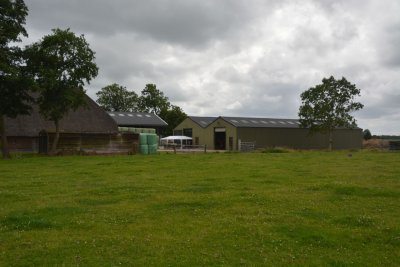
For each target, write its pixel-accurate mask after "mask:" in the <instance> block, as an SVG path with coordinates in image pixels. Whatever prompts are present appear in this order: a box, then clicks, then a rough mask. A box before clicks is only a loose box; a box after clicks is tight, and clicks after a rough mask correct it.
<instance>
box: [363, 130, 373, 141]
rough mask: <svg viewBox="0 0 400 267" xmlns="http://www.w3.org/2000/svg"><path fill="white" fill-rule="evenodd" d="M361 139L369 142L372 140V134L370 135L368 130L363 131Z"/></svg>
mask: <svg viewBox="0 0 400 267" xmlns="http://www.w3.org/2000/svg"><path fill="white" fill-rule="evenodd" d="M363 137H364V140H369V139H371V138H372V134H371V132H370V130H368V129H365V130H364V131H363Z"/></svg>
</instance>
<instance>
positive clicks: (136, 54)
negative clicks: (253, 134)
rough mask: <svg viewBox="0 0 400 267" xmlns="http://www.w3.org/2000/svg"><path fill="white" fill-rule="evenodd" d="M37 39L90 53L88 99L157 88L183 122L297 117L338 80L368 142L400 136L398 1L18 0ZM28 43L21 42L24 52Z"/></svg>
mask: <svg viewBox="0 0 400 267" xmlns="http://www.w3.org/2000/svg"><path fill="white" fill-rule="evenodd" d="M25 3H26V4H27V5H28V7H29V15H28V18H27V24H26V28H27V30H28V33H29V39H27V40H25V42H26V43H30V42H34V41H38V40H39V39H41V38H42V37H43V36H44V35H46V34H49V33H50V32H51V29H53V28H62V29H65V28H70V29H71V30H72V31H73V32H75V33H77V34H84V35H85V37H86V39H87V40H88V42H89V43H90V46H91V48H92V49H93V50H94V51H96V62H97V64H98V66H99V68H100V71H99V75H98V77H97V78H96V79H95V80H93V81H92V82H91V84H90V85H88V86H87V92H88V94H89V96H91V97H92V98H93V99H96V92H97V91H98V90H100V89H101V88H102V87H104V86H107V85H109V84H111V83H118V84H121V85H123V86H126V87H127V88H128V89H129V90H134V91H136V92H137V93H138V94H140V91H141V90H142V89H143V88H144V87H145V85H146V84H147V83H155V84H156V85H157V88H159V89H160V90H162V91H163V92H164V93H165V94H166V96H168V97H169V99H170V101H171V102H172V103H173V104H175V105H178V106H180V107H182V108H183V110H184V111H185V112H186V113H187V114H188V115H197V116H219V115H224V116H253V117H274V118H275V117H276V118H297V112H298V108H299V105H300V94H301V92H303V91H305V90H307V89H308V88H310V87H312V86H314V85H316V84H319V83H321V80H322V78H323V77H329V76H331V75H333V76H335V78H341V77H342V76H344V77H346V78H347V80H349V81H350V82H352V83H355V84H356V85H357V87H358V88H360V89H361V94H362V96H361V97H360V98H359V99H358V100H359V101H361V102H362V103H363V104H364V105H365V107H364V109H363V110H362V111H358V112H356V113H355V114H354V116H355V117H356V119H357V121H358V125H359V126H360V127H361V128H364V129H365V128H368V129H370V130H371V132H372V134H400V16H399V14H400V1H398V0H366V1H359V0H332V1H330V0H314V1H313V0H286V1H285V0H246V1H244V0H146V1H138V0H136V1H135V0H114V1H110V0H68V1H65V0H25ZM25 42H24V43H25Z"/></svg>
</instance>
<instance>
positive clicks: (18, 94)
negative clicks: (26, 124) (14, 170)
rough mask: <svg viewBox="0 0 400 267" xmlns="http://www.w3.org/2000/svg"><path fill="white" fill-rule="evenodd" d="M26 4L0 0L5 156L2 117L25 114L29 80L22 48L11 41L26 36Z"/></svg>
mask: <svg viewBox="0 0 400 267" xmlns="http://www.w3.org/2000/svg"><path fill="white" fill-rule="evenodd" d="M27 14H28V8H27V7H26V5H25V3H24V1H23V0H15V1H11V0H1V1H0V135H1V144H2V145H1V147H2V154H3V157H4V158H9V157H10V153H9V150H8V143H7V136H6V128H7V126H6V125H5V117H11V118H14V117H16V116H17V115H19V114H29V111H30V105H29V102H30V101H31V100H32V98H31V96H30V95H29V89H30V85H31V82H30V81H31V80H30V79H29V76H28V75H27V74H26V73H25V67H24V64H23V51H22V50H21V49H20V48H19V47H18V46H15V45H13V43H15V42H20V41H21V39H20V37H21V36H28V34H27V32H26V30H25V28H24V24H25V17H26V16H27Z"/></svg>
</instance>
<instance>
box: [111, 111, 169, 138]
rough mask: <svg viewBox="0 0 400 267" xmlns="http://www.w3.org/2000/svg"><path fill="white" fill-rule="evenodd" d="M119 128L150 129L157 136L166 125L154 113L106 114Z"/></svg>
mask: <svg viewBox="0 0 400 267" xmlns="http://www.w3.org/2000/svg"><path fill="white" fill-rule="evenodd" d="M108 114H109V115H110V116H111V118H113V119H114V121H115V122H116V123H117V125H118V126H119V127H133V128H152V129H155V130H156V133H157V134H158V135H160V134H161V132H162V131H163V130H164V129H165V128H166V127H167V126H168V124H167V123H166V122H165V121H164V120H163V119H161V118H160V117H159V116H157V115H156V114H154V113H145V112H108Z"/></svg>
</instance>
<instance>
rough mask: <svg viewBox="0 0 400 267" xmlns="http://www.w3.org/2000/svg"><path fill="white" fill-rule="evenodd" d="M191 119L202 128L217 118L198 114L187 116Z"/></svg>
mask: <svg viewBox="0 0 400 267" xmlns="http://www.w3.org/2000/svg"><path fill="white" fill-rule="evenodd" d="M188 118H190V119H191V120H192V121H194V122H195V123H197V124H198V125H200V126H201V127H203V128H206V127H207V126H208V125H210V124H211V123H212V122H213V121H215V120H216V119H217V117H198V116H189V117H188Z"/></svg>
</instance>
